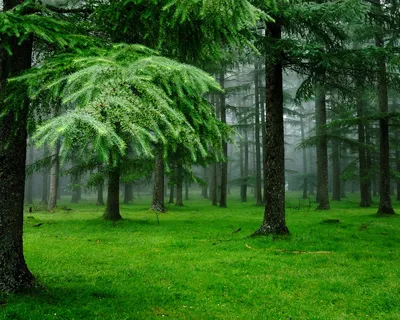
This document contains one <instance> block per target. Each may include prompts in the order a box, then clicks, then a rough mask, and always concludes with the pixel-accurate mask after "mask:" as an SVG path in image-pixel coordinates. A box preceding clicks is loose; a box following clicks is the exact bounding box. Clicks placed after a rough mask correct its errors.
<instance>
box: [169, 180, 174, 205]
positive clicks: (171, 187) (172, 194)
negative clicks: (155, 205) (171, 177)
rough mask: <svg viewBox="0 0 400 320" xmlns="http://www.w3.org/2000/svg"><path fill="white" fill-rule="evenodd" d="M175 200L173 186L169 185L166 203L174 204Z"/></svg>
mask: <svg viewBox="0 0 400 320" xmlns="http://www.w3.org/2000/svg"><path fill="white" fill-rule="evenodd" d="M174 198H175V185H173V184H171V186H170V187H169V201H168V203H174Z"/></svg>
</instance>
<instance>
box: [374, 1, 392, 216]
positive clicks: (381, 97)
mask: <svg viewBox="0 0 400 320" xmlns="http://www.w3.org/2000/svg"><path fill="white" fill-rule="evenodd" d="M375 6H376V8H377V9H378V11H379V12H381V10H382V9H381V4H380V2H379V1H378V0H376V4H375ZM375 44H376V47H377V48H383V47H384V46H385V43H384V38H383V35H382V34H381V32H380V31H377V33H376V35H375ZM377 66H378V102H379V112H380V113H381V114H382V118H381V119H380V120H379V138H380V154H379V164H380V171H379V173H380V201H379V208H378V214H394V210H393V208H392V199H391V197H390V153H389V118H387V117H386V114H387V113H388V111H389V106H388V81H387V72H386V59H385V56H384V55H381V56H379V57H378V58H377Z"/></svg>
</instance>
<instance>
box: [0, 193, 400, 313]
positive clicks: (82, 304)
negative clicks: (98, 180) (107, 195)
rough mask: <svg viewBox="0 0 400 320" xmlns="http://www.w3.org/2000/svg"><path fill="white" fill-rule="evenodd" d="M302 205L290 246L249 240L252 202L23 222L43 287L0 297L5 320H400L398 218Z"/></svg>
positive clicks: (89, 210) (74, 213)
mask: <svg viewBox="0 0 400 320" xmlns="http://www.w3.org/2000/svg"><path fill="white" fill-rule="evenodd" d="M193 198H195V195H193ZM298 199H299V195H298V194H291V195H290V196H289V197H288V201H287V222H288V226H289V229H290V231H291V236H290V237H284V238H271V237H258V238H249V237H248V236H249V235H250V234H251V233H252V232H254V231H255V230H256V229H257V228H258V227H259V226H260V223H261V220H262V215H263V209H262V208H259V207H256V206H255V205H253V201H252V200H253V199H250V202H249V203H240V202H239V200H238V199H229V208H227V209H220V208H216V207H212V206H210V204H209V202H208V201H206V200H201V199H194V200H189V201H186V202H185V207H183V208H178V207H175V206H173V205H171V206H170V207H169V211H168V213H167V214H163V215H160V224H159V225H158V224H157V220H156V216H155V214H154V213H153V212H150V211H148V206H149V205H148V204H149V198H143V199H139V200H136V202H135V204H132V205H128V206H122V211H121V212H122V215H123V217H124V218H125V219H124V220H123V221H120V222H118V223H111V222H105V221H103V220H102V219H101V214H102V208H98V207H96V206H94V205H92V204H91V202H90V201H85V202H83V203H82V204H79V205H77V206H73V205H70V204H67V205H68V206H70V207H71V208H72V209H73V210H71V211H63V210H59V211H58V212H57V213H56V214H51V213H44V212H34V213H33V214H31V215H26V217H25V235H24V241H25V256H26V260H27V263H28V265H29V267H30V269H31V271H32V272H33V273H34V274H35V276H36V277H37V279H38V281H39V283H40V284H41V285H42V287H39V288H37V289H34V290H32V291H30V292H26V293H24V294H20V295H11V296H8V297H3V298H2V299H1V301H0V303H1V307H0V308H1V309H0V318H2V319H15V320H17V319H23V320H27V319H40V320H42V319H77V320H80V319H118V320H119V319H158V318H170V319H369V318H370V319H400V281H399V278H400V250H399V249H400V232H399V230H400V216H397V215H396V216H393V217H383V218H379V217H377V216H376V215H375V213H376V211H377V209H376V207H372V208H368V209H363V208H359V207H358V199H357V197H356V196H353V198H349V199H347V200H343V201H341V202H333V203H331V205H332V210H330V211H328V212H318V211H315V210H314V208H315V205H313V207H312V208H311V210H309V211H308V210H307V208H306V206H305V205H306V204H307V203H306V202H303V201H300V204H301V207H300V209H299V208H298V205H299V200H298ZM375 203H377V200H376V199H375ZM394 207H395V209H396V207H397V209H398V210H397V211H399V212H400V209H399V208H398V203H396V202H394ZM327 219H339V220H340V222H339V223H322V221H323V220H327ZM40 223H43V224H42V225H40V226H36V225H38V224H40ZM238 228H241V231H239V232H236V233H232V232H233V231H235V230H237V229H238ZM299 251H300V252H301V253H296V252H299ZM321 251H322V252H321ZM326 251H329V252H326Z"/></svg>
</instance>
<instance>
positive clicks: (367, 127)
mask: <svg viewBox="0 0 400 320" xmlns="http://www.w3.org/2000/svg"><path fill="white" fill-rule="evenodd" d="M365 142H366V144H367V146H369V145H371V126H370V125H369V124H368V123H366V124H365ZM366 155H367V168H368V173H369V174H368V197H369V202H370V203H372V195H371V191H372V180H373V179H374V178H371V176H372V177H373V176H374V175H372V155H371V151H370V150H369V149H367V152H366Z"/></svg>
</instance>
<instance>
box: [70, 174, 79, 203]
mask: <svg viewBox="0 0 400 320" xmlns="http://www.w3.org/2000/svg"><path fill="white" fill-rule="evenodd" d="M71 183H72V197H71V203H79V200H80V199H81V187H80V184H81V175H80V174H79V173H77V174H72V176H71Z"/></svg>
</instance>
